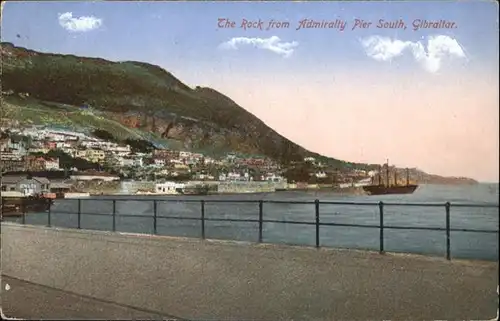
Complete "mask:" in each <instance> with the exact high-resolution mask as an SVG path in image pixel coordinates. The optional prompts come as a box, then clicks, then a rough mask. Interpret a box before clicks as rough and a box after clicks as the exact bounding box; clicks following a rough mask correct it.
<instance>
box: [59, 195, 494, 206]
mask: <svg viewBox="0 0 500 321" xmlns="http://www.w3.org/2000/svg"><path fill="white" fill-rule="evenodd" d="M56 201H57V200H56ZM63 201H82V202H85V201H99V202H113V201H116V202H127V201H137V202H153V201H156V202H162V203H174V202H175V203H199V202H201V201H202V199H192V198H189V199H157V198H151V199H144V198H126V199H125V198H124V199H120V198H92V197H91V198H80V199H78V198H77V199H75V198H73V199H63ZM203 201H205V203H259V202H261V201H262V202H263V203H267V204H297V205H306V204H315V201H292V200H290V201H286V200H241V199H235V200H220V199H203ZM319 203H320V204H324V205H358V206H378V205H379V204H380V202H345V201H321V200H320V201H319ZM383 204H384V206H413V207H419V206H420V207H444V206H445V204H446V202H443V203H435V202H434V203H385V202H383ZM450 206H452V207H471V208H500V205H499V204H493V203H485V204H474V203H458V204H453V203H450Z"/></svg>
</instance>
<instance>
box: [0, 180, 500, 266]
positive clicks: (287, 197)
mask: <svg viewBox="0 0 500 321" xmlns="http://www.w3.org/2000/svg"><path fill="white" fill-rule="evenodd" d="M498 196H499V190H498V184H480V185H475V186H439V185H424V186H421V187H420V188H419V189H418V190H417V191H416V192H415V193H414V194H411V195H389V196H341V195H335V194H332V193H329V192H280V193H268V194H243V195H226V196H220V195H219V196H191V197H186V196H181V197H179V196H170V197H151V196H139V197H136V198H135V199H134V200H127V197H120V196H118V197H116V196H115V197H99V198H92V199H82V200H81V205H80V206H81V213H82V215H81V221H80V223H81V228H83V229H97V230H112V222H113V221H112V212H113V202H112V199H113V198H114V199H116V200H117V201H116V204H115V206H116V213H117V214H116V230H117V231H122V232H134V233H153V208H154V206H153V202H152V200H155V199H156V200H157V213H158V214H157V215H158V216H181V217H185V218H200V215H201V210H200V208H201V206H200V202H192V201H193V200H201V199H205V200H206V204H205V218H207V219H215V218H226V219H258V215H259V214H258V213H259V209H258V204H257V203H256V202H255V203H250V202H249V203H211V202H210V200H226V201H231V200H233V201H234V200H248V201H251V200H254V201H257V200H260V199H263V200H277V201H313V200H314V199H319V200H320V201H345V202H379V201H383V202H388V203H391V202H392V203H420V202H425V203H442V204H443V206H441V207H403V206H385V207H384V225H385V226H387V227H388V226H391V225H392V226H411V227H441V228H445V227H446V219H445V208H444V203H445V202H447V201H449V202H451V203H452V205H453V204H459V203H474V204H486V203H488V204H498ZM136 199H137V200H136ZM167 200H168V201H167ZM183 200H190V201H191V202H183ZM76 213H78V200H75V199H73V200H71V199H68V200H58V201H56V203H55V204H54V205H53V206H52V209H51V224H52V226H59V227H77V225H78V215H77V214H76ZM263 213H264V219H268V220H271V219H272V220H289V221H301V222H314V220H315V208H314V204H272V203H264V207H263ZM92 214H102V215H104V216H98V215H92ZM125 215H137V216H138V217H126V216H125ZM8 220H9V221H17V222H21V218H9V219H8ZM47 220H48V215H47V214H46V213H36V214H29V215H27V216H26V223H27V224H41V225H46V224H47ZM320 220H321V222H333V223H340V224H370V225H371V224H373V225H378V224H379V210H378V206H359V205H356V206H355V205H329V204H321V205H320ZM498 223H499V211H498V206H497V207H496V208H464V207H453V206H452V207H451V228H456V229H464V228H465V229H484V230H498ZM157 233H158V234H161V235H171V236H187V237H200V236H201V223H200V222H199V221H196V220H180V219H166V218H158V220H157ZM205 233H206V237H207V238H214V239H232V240H241V241H252V242H256V241H257V240H258V223H254V222H218V221H207V222H206V223H205ZM384 239H385V241H384V244H385V246H384V247H385V250H386V251H390V252H411V253H419V254H429V255H435V256H444V255H445V253H446V234H445V231H421V230H401V229H389V228H386V229H385V230H384ZM263 241H264V242H269V243H286V244H301V245H314V244H315V227H314V226H311V225H296V224H282V223H264V224H263ZM320 241H321V246H329V247H341V248H356V249H371V250H378V249H379V229H378V228H360V227H339V226H321V228H320ZM451 255H452V257H454V258H476V259H487V260H498V233H493V234H483V233H472V232H451Z"/></svg>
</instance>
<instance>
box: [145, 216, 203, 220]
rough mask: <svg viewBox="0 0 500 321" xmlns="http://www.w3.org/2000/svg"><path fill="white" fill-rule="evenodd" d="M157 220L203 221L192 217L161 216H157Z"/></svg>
mask: <svg viewBox="0 0 500 321" xmlns="http://www.w3.org/2000/svg"><path fill="white" fill-rule="evenodd" d="M151 217H153V216H151ZM156 218H163V219H172V220H188V221H201V219H200V218H199V217H190V216H160V215H157V216H156Z"/></svg>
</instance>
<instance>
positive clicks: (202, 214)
mask: <svg viewBox="0 0 500 321" xmlns="http://www.w3.org/2000/svg"><path fill="white" fill-rule="evenodd" d="M200 205H201V238H202V239H203V240H204V239H205V200H201V204H200Z"/></svg>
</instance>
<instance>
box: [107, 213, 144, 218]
mask: <svg viewBox="0 0 500 321" xmlns="http://www.w3.org/2000/svg"><path fill="white" fill-rule="evenodd" d="M115 216H116V217H136V218H153V215H139V214H119V213H116V214H115Z"/></svg>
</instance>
